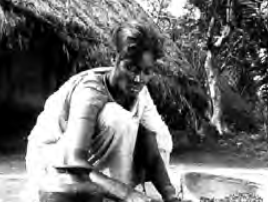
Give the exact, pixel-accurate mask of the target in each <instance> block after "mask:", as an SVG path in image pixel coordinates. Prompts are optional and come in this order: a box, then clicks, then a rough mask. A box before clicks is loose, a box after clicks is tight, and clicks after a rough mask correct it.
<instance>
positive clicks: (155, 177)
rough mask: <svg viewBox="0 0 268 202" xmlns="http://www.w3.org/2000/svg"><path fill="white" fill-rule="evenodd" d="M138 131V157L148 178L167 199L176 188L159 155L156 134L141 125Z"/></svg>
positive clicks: (172, 195)
mask: <svg viewBox="0 0 268 202" xmlns="http://www.w3.org/2000/svg"><path fill="white" fill-rule="evenodd" d="M140 133H141V134H139V137H138V140H137V141H138V147H139V148H138V149H139V151H140V152H139V158H141V160H142V162H143V165H144V166H145V169H146V175H147V177H148V178H149V179H148V180H150V181H151V182H152V183H153V184H154V186H155V187H156V189H157V191H158V192H159V193H160V194H161V196H162V198H163V199H164V200H165V201H169V199H170V198H172V197H174V196H175V194H176V190H175V188H174V186H173V185H172V184H171V181H170V178H169V175H168V171H167V168H166V165H165V164H164V161H163V159H162V157H161V155H160V152H159V149H158V144H157V141H156V134H155V133H154V132H151V131H149V130H147V129H146V128H144V127H143V126H141V127H140Z"/></svg>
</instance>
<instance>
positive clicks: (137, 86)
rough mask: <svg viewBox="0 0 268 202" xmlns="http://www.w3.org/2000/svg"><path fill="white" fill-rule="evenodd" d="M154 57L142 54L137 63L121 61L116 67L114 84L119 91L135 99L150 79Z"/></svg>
mask: <svg viewBox="0 0 268 202" xmlns="http://www.w3.org/2000/svg"><path fill="white" fill-rule="evenodd" d="M154 62H155V61H154V57H153V54H152V53H151V52H149V51H146V52H144V53H143V54H142V55H141V57H140V59H139V60H138V61H131V60H129V59H122V60H120V61H119V62H118V66H117V67H116V77H117V78H116V82H117V87H118V88H119V90H120V91H121V92H122V93H123V94H124V95H126V96H131V97H133V96H134V97H135V96H137V95H138V93H139V92H140V91H141V89H142V88H143V87H144V86H145V85H146V84H147V83H148V82H149V80H150V79H151V77H152V72H153V68H155V67H154Z"/></svg>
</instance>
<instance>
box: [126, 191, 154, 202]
mask: <svg viewBox="0 0 268 202" xmlns="http://www.w3.org/2000/svg"><path fill="white" fill-rule="evenodd" d="M125 202H151V199H150V198H149V197H148V196H146V195H145V194H142V193H139V192H137V191H133V192H131V193H130V194H129V195H128V196H127V198H126V200H125Z"/></svg>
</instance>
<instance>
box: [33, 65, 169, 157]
mask: <svg viewBox="0 0 268 202" xmlns="http://www.w3.org/2000/svg"><path fill="white" fill-rule="evenodd" d="M109 71H111V67H107V68H95V69H91V70H87V71H84V72H81V73H79V74H77V75H75V76H73V77H71V78H70V79H69V80H68V81H67V82H66V83H65V84H64V85H63V86H62V87H61V88H60V89H59V90H58V91H56V92H55V93H53V94H52V95H51V96H50V97H49V98H48V100H47V101H46V103H45V107H44V110H43V111H42V112H41V114H40V115H39V116H38V119H37V123H36V125H35V127H34V128H33V130H32V132H31V134H30V136H29V137H28V140H29V142H33V143H34V144H36V145H43V144H55V143H57V142H58V140H59V139H61V137H62V136H64V133H65V131H66V127H67V126H68V124H67V123H68V116H69V112H70V109H72V116H76V118H81V119H85V120H87V122H88V124H89V125H91V127H90V128H91V130H92V131H90V132H93V133H94V132H95V129H96V123H97V117H98V114H99V112H100V111H101V109H102V108H103V107H104V105H105V104H106V103H108V102H115V100H114V99H113V97H112V95H111V94H110V93H109V91H108V88H107V86H106V83H105V80H104V75H105V74H106V73H108V72H109ZM130 111H131V113H133V116H136V118H138V120H139V121H140V123H141V124H142V125H144V126H145V127H146V128H147V129H148V130H150V131H153V132H155V133H156V138H157V142H158V147H159V149H162V150H164V151H166V152H169V153H170V152H171V150H172V139H171V135H170V132H169V130H168V127H167V126H166V124H165V123H164V121H163V120H162V118H161V116H160V115H159V113H158V112H157V109H156V106H155V104H154V103H153V100H152V98H151V96H150V93H149V91H148V89H147V87H144V88H143V89H142V90H141V92H140V93H139V95H138V98H137V101H136V103H135V104H134V106H133V108H132V109H131V110H130Z"/></svg>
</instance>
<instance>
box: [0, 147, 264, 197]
mask: <svg viewBox="0 0 268 202" xmlns="http://www.w3.org/2000/svg"><path fill="white" fill-rule="evenodd" d="M170 173H171V177H172V182H173V183H174V184H175V185H176V187H177V188H178V189H180V188H181V182H182V181H181V175H182V174H185V173H199V175H196V174H190V175H188V178H184V180H185V184H187V183H188V184H187V186H188V188H189V189H190V191H191V190H192V191H194V192H196V196H200V194H202V193H204V192H207V193H208V192H209V191H210V192H212V191H211V187H215V186H217V187H218V188H217V191H218V190H222V185H221V184H219V183H218V182H219V181H222V180H219V177H218V175H220V176H227V177H228V180H229V181H230V177H233V178H237V177H238V178H240V179H241V178H242V179H243V178H244V180H250V181H251V182H256V183H257V182H260V181H263V180H265V181H267V182H268V177H267V176H268V175H266V173H267V171H266V168H265V162H260V161H258V160H254V159H250V158H245V157H241V156H239V155H234V154H230V153H228V152H219V153H216V152H211V151H192V152H186V153H180V154H178V153H177V154H173V155H172V160H171V169H170ZM200 173H201V174H202V175H201V178H200ZM203 174H206V175H204V176H203ZM211 175H215V178H214V177H213V176H212V178H213V180H212V181H211V180H208V179H211ZM216 175H217V176H216ZM189 176H190V178H189ZM193 176H194V177H193ZM196 176H199V178H200V179H201V180H200V179H199V178H197V177H196ZM25 179H26V176H25V163H24V153H20V154H6V155H1V156H0V199H1V200H0V202H2V201H3V202H20V201H21V200H20V192H21V190H22V189H23V186H24V185H25ZM189 179H190V182H189ZM187 180H188V181H187ZM215 180H216V181H215ZM200 183H201V184H205V185H206V186H202V189H201V188H200ZM209 183H210V185H209ZM198 186H199V187H198ZM209 186H210V188H209ZM231 186H233V184H232V185H231ZM148 187H149V188H148V191H149V192H152V188H151V187H150V186H148ZM214 190H215V189H214ZM218 192H219V191H218ZM222 193H223V192H221V193H219V194H222ZM228 193H229V192H228ZM186 194H187V193H186ZM153 195H154V194H153Z"/></svg>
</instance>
